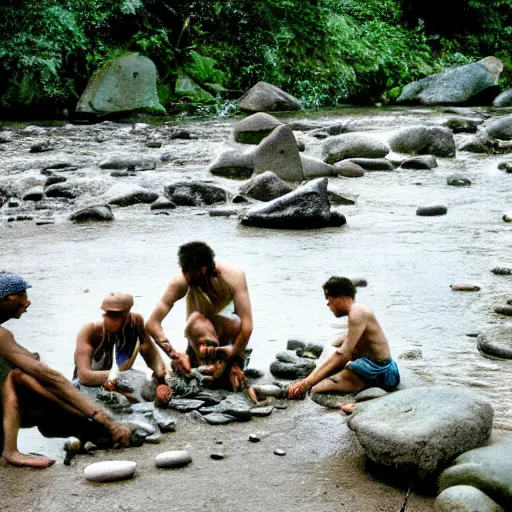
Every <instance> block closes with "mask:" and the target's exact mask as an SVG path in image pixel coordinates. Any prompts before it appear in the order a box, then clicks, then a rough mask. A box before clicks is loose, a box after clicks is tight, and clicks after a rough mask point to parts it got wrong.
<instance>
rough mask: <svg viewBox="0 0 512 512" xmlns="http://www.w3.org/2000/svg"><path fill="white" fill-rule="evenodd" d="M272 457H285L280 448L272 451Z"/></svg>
mask: <svg viewBox="0 0 512 512" xmlns="http://www.w3.org/2000/svg"><path fill="white" fill-rule="evenodd" d="M274 455H279V456H280V457H284V456H285V455H286V452H285V451H284V450H282V449H281V448H276V449H275V450H274Z"/></svg>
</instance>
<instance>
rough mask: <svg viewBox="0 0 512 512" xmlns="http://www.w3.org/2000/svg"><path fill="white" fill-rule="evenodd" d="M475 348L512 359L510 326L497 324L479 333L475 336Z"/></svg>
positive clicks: (511, 329) (511, 328)
mask: <svg viewBox="0 0 512 512" xmlns="http://www.w3.org/2000/svg"><path fill="white" fill-rule="evenodd" d="M476 343H477V348H478V350H480V351H481V352H483V353H484V354H487V355H490V356H494V357H499V358H501V359H512V327H510V326H507V325H499V326H495V327H491V328H490V329H487V330H486V331H484V332H482V333H480V334H479V335H478V336H477V338H476Z"/></svg>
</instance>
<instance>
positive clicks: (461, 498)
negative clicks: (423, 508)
mask: <svg viewBox="0 0 512 512" xmlns="http://www.w3.org/2000/svg"><path fill="white" fill-rule="evenodd" d="M434 508H435V510H436V512H454V511H456V512H503V508H501V507H500V506H499V505H498V504H497V503H496V502H495V501H493V500H491V498H489V496H487V494H485V493H483V492H482V491H480V490H479V489H476V488H475V487H473V486H471V485H454V486H453V487H448V489H445V490H444V491H443V492H442V493H441V494H440V495H439V496H438V497H437V499H436V501H435V503H434Z"/></svg>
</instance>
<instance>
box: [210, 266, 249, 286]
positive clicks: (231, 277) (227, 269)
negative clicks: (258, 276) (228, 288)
mask: <svg viewBox="0 0 512 512" xmlns="http://www.w3.org/2000/svg"><path fill="white" fill-rule="evenodd" d="M216 268H217V270H218V271H219V272H220V274H221V276H222V278H223V279H224V280H225V281H226V283H228V284H229V285H237V284H241V283H245V272H244V270H243V268H242V267H240V266H238V265H235V264H234V263H228V262H225V261H222V262H219V263H217V264H216Z"/></svg>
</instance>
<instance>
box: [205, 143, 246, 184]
mask: <svg viewBox="0 0 512 512" xmlns="http://www.w3.org/2000/svg"><path fill="white" fill-rule="evenodd" d="M208 170H209V171H210V172H211V173H212V174H214V175H215V176H223V177H224V178H230V179H232V180H246V179H248V178H250V177H251V176H252V173H253V172H254V152H247V153H242V152H241V151H237V150H228V151H224V152H222V153H221V154H220V155H219V156H218V157H217V158H216V159H215V160H214V161H213V162H212V163H211V164H210V167H209V168H208Z"/></svg>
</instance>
